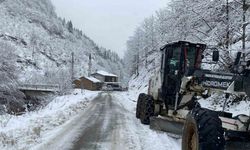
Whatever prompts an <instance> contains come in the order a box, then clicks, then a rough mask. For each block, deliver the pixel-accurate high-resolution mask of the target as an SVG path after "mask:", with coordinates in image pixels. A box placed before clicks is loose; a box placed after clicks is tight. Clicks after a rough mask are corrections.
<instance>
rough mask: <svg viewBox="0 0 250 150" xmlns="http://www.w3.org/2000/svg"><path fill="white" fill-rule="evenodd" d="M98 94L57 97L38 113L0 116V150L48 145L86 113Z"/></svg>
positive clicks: (15, 149) (75, 92)
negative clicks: (67, 125) (64, 128)
mask: <svg viewBox="0 0 250 150" xmlns="http://www.w3.org/2000/svg"><path fill="white" fill-rule="evenodd" d="M98 93H99V92H91V91H84V92H81V91H80V90H75V91H74V92H73V93H72V94H70V95H65V96H59V97H56V98H55V99H54V100H53V101H52V102H51V103H49V104H48V105H47V106H46V107H44V108H43V109H41V110H39V111H35V112H28V113H26V114H24V115H21V116H11V115H3V116H0V126H1V128H0V149H1V150H5V149H8V150H12V149H13V150H18V149H31V148H32V147H34V146H35V145H38V144H41V143H43V142H47V141H46V140H47V139H48V136H51V135H50V134H56V132H54V131H59V130H60V128H61V126H62V125H63V124H65V123H66V122H68V121H70V120H71V119H72V118H73V117H74V116H76V115H77V114H78V113H79V112H81V111H82V110H84V109H85V108H86V107H87V106H88V103H89V101H90V100H92V99H93V98H94V97H96V96H97V95H98Z"/></svg>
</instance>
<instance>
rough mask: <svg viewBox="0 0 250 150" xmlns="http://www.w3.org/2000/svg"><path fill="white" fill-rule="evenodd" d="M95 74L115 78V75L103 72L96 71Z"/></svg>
mask: <svg viewBox="0 0 250 150" xmlns="http://www.w3.org/2000/svg"><path fill="white" fill-rule="evenodd" d="M96 73H97V74H100V75H103V76H109V77H117V75H115V74H112V73H109V72H106V71H103V70H98V71H97V72H96Z"/></svg>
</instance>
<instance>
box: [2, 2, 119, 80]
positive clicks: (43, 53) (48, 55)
mask: <svg viewBox="0 0 250 150" xmlns="http://www.w3.org/2000/svg"><path fill="white" fill-rule="evenodd" d="M0 15H1V18H0V26H1V28H0V41H2V42H4V43H7V44H9V45H10V46H12V47H14V51H12V55H14V56H15V59H16V63H17V66H18V68H19V70H20V71H19V73H18V76H19V81H20V82H26V83H27V82H31V83H32V82H35V83H38V82H39V83H43V84H46V83H55V82H57V83H58V82H59V81H65V79H70V78H71V70H72V55H71V54H72V52H73V53H74V76H75V77H79V76H81V75H86V74H87V71H88V61H89V60H88V59H89V55H90V54H92V63H93V68H92V70H93V71H95V70H96V69H102V70H106V71H109V72H112V73H115V74H118V75H123V71H122V68H123V65H122V62H121V59H120V58H119V57H118V55H117V54H115V53H113V52H111V51H108V50H106V49H105V48H101V47H99V46H97V44H95V43H94V42H93V41H92V40H91V39H90V38H88V37H87V36H86V35H84V34H83V33H82V31H80V30H78V29H75V28H74V27H73V25H72V24H71V22H67V21H65V20H63V19H60V18H59V17H58V16H57V15H56V13H55V11H54V6H53V5H52V4H51V2H50V0H42V1H41V0H32V1H30V0H1V1H0ZM83 32H84V31H83ZM0 53H1V52H0ZM45 82H46V83H45Z"/></svg>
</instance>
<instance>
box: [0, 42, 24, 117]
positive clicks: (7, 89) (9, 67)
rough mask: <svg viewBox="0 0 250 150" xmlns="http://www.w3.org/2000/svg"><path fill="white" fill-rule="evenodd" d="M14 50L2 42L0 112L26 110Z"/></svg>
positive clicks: (0, 48)
mask: <svg viewBox="0 0 250 150" xmlns="http://www.w3.org/2000/svg"><path fill="white" fill-rule="evenodd" d="M14 50H15V49H14V48H13V47H12V46H11V45H9V44H7V43H4V42H0V54H1V59H0V79H1V80H0V105H1V107H0V111H2V112H3V111H7V112H9V113H17V112H19V111H23V109H24V95H23V93H22V92H20V91H19V90H18V88H17V87H18V84H17V81H16V79H17V77H16V73H17V72H16V67H15V63H16V59H15V56H14V53H13V51H14ZM1 108H2V110H1ZM3 108H4V110H3Z"/></svg>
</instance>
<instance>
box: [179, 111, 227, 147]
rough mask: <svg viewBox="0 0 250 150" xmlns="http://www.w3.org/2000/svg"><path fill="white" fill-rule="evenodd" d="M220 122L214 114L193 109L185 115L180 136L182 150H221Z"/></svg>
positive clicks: (221, 134) (222, 139)
mask: <svg viewBox="0 0 250 150" xmlns="http://www.w3.org/2000/svg"><path fill="white" fill-rule="evenodd" d="M224 146H225V139H224V130H223V128H222V122H221V120H220V119H219V117H218V114H217V113H216V112H213V111H210V110H208V109H202V108H195V109H193V110H192V111H191V113H189V114H188V115H187V118H186V122H185V125H184V130H183V136H182V150H223V149H224Z"/></svg>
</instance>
